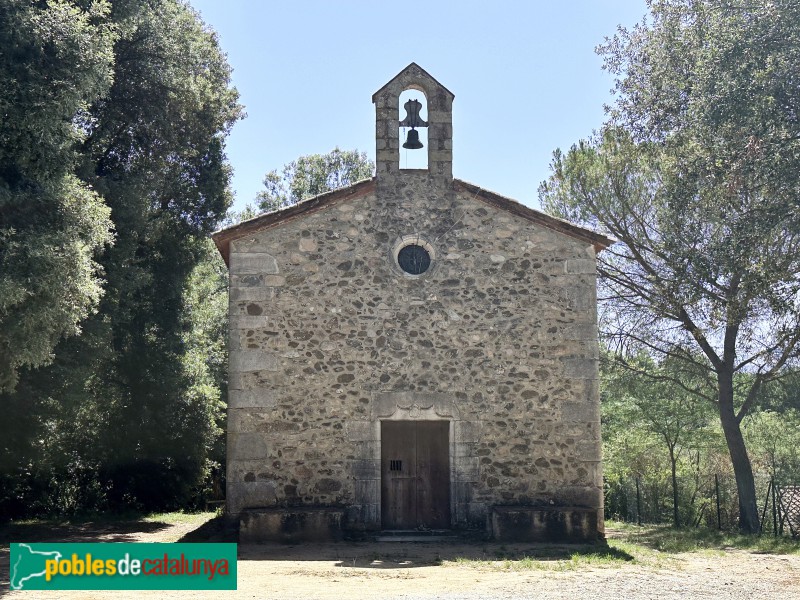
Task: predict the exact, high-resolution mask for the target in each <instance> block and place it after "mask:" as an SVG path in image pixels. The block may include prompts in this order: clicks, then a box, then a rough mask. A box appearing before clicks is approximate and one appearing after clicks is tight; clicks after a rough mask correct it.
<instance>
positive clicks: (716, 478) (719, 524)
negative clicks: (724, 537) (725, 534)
mask: <svg viewBox="0 0 800 600" xmlns="http://www.w3.org/2000/svg"><path fill="white" fill-rule="evenodd" d="M714 487H715V488H716V490H717V529H719V530H722V514H721V513H720V511H719V476H718V475H717V474H716V473H714Z"/></svg>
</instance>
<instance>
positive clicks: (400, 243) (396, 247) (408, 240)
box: [392, 233, 437, 279]
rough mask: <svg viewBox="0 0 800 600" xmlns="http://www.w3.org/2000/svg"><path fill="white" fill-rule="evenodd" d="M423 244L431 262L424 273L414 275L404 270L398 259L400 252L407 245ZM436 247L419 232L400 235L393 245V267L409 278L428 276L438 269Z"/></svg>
mask: <svg viewBox="0 0 800 600" xmlns="http://www.w3.org/2000/svg"><path fill="white" fill-rule="evenodd" d="M414 245H416V246H421V247H422V248H424V249H425V251H426V252H427V253H428V255H429V256H430V257H431V264H430V266H429V267H428V269H427V270H426V271H425V272H424V273H419V274H418V275H414V274H413V273H408V272H407V271H404V270H403V268H402V267H401V266H400V263H399V261H398V259H397V256H398V254H400V250H402V249H403V248H405V247H406V246H414ZM436 263H437V261H436V249H435V248H434V247H433V244H431V243H430V242H429V241H428V240H427V238H425V237H424V236H423V235H421V234H419V233H410V234H407V235H403V236H400V237H399V238H397V239H396V240H395V242H394V244H393V245H392V268H393V269H394V271H395V272H396V273H399V274H400V275H402V276H403V277H407V278H409V279H420V278H423V277H427V276H428V275H430V274H431V273H432V272H433V271H434V270H435V269H436Z"/></svg>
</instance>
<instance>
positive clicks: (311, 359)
mask: <svg viewBox="0 0 800 600" xmlns="http://www.w3.org/2000/svg"><path fill="white" fill-rule="evenodd" d="M407 89H413V90H416V91H418V92H419V100H420V101H421V102H422V103H423V105H424V106H425V107H426V108H427V123H426V126H427V128H428V136H427V143H426V144H425V147H424V148H422V149H420V150H408V151H409V152H427V155H428V167H427V168H426V169H401V168H400V152H401V151H403V152H405V151H406V150H401V143H402V141H401V139H400V138H401V131H402V128H401V127H400V126H399V124H400V119H401V118H402V115H401V114H400V106H399V98H400V94H401V93H402V92H403V91H405V90H407ZM372 99H373V102H374V104H375V107H376V123H375V125H376V126H375V132H376V158H377V160H376V174H375V176H374V177H373V178H371V179H369V180H364V181H361V182H358V183H355V184H353V185H350V186H348V187H346V188H343V189H339V190H336V191H333V192H329V193H325V194H322V195H320V196H317V197H314V198H311V199H309V200H306V201H303V202H301V203H299V204H297V205H294V206H291V207H288V208H285V209H283V210H279V211H277V212H273V213H268V214H265V215H262V216H259V217H256V218H254V219H251V220H249V221H245V222H242V223H240V224H238V225H235V226H233V227H230V228H228V229H225V230H222V231H219V232H217V233H215V234H214V236H213V238H214V241H215V243H216V245H217V247H218V248H219V250H220V252H221V254H222V256H223V257H224V259H225V261H226V263H227V264H228V267H229V270H230V346H229V348H230V365H229V372H230V385H229V397H228V425H227V426H228V432H227V500H226V502H227V505H226V506H227V511H228V513H229V514H231V515H234V516H238V517H240V518H241V522H242V528H241V534H242V537H243V539H248V540H262V539H283V540H293V539H297V540H301V539H339V538H340V537H343V536H347V535H350V534H358V533H363V532H370V531H379V530H386V529H400V530H403V529H480V530H485V531H486V533H487V534H488V535H490V536H493V537H494V538H495V539H508V540H511V539H513V540H520V539H523V540H531V541H536V540H540V539H541V540H545V539H546V540H553V539H556V540H559V539H563V540H567V541H569V540H576V541H578V540H580V541H583V540H587V539H596V538H598V537H602V535H603V491H602V472H601V445H600V404H599V397H598V340H597V306H596V305H597V294H596V275H595V274H596V269H595V260H596V259H595V256H596V253H597V252H599V251H600V250H602V249H604V248H606V247H607V246H609V245H610V244H611V243H613V240H611V239H609V238H607V237H605V236H603V235H600V234H598V233H595V232H593V231H590V230H587V229H584V228H582V227H578V226H575V225H572V224H570V223H568V222H565V221H563V220H560V219H556V218H554V217H551V216H548V215H546V214H544V213H541V212H539V211H536V210H533V209H530V208H528V207H526V206H524V205H522V204H519V203H517V202H515V201H513V200H510V199H508V198H505V197H502V196H500V195H498V194H494V193H492V192H490V191H487V190H484V189H482V188H480V187H478V186H475V185H473V184H471V183H467V182H465V181H461V180H458V179H454V178H453V175H452V152H453V132H452V102H453V94H452V93H451V92H450V91H448V90H447V89H446V88H445V87H443V86H442V85H441V84H440V83H438V82H437V81H436V80H435V79H434V78H433V77H431V76H430V75H429V74H428V73H427V72H425V71H424V70H423V69H422V68H420V67H419V66H418V65H416V64H414V63H412V64H411V65H409V66H408V67H406V68H405V69H403V70H402V71H401V72H400V73H399V74H398V75H397V76H396V77H395V78H394V79H392V80H391V81H390V82H389V83H387V84H386V85H385V86H383V87H382V88H381V89H380V90H378V92H376V93H375V94H374V96H373V98H372Z"/></svg>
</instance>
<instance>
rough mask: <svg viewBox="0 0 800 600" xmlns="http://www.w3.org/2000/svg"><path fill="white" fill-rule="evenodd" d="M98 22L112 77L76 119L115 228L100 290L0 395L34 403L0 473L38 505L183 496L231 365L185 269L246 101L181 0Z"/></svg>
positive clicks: (223, 174)
mask: <svg viewBox="0 0 800 600" xmlns="http://www.w3.org/2000/svg"><path fill="white" fill-rule="evenodd" d="M104 23H105V25H104V26H107V25H109V24H113V30H114V31H115V32H116V36H117V39H116V41H115V43H114V46H113V63H112V66H113V84H112V85H111V87H110V88H109V89H107V90H106V91H103V93H101V94H99V95H94V96H93V97H92V98H91V99H92V100H93V102H92V103H91V104H89V105H88V106H87V107H86V109H85V110H83V111H80V112H75V113H74V115H73V117H74V120H75V122H76V123H78V124H79V125H80V129H81V132H82V133H81V139H80V140H79V141H80V145H79V146H77V150H76V155H77V158H76V161H75V164H76V165H77V166H76V170H75V172H76V173H77V175H78V176H79V178H80V179H81V180H82V181H83V182H84V183H83V184H82V185H87V186H91V188H92V189H94V190H96V191H97V193H99V194H100V196H101V197H102V199H103V201H104V203H105V205H106V206H108V207H109V208H110V209H111V219H112V221H113V227H114V231H115V236H116V238H115V243H114V245H113V247H111V248H109V249H108V250H107V251H106V252H105V253H103V254H102V255H100V256H98V257H97V259H96V260H98V262H99V263H100V264H101V265H102V273H103V274H104V281H103V288H104V292H105V293H104V296H103V298H102V300H101V301H100V303H99V307H98V312H97V314H96V315H94V316H92V317H90V318H88V319H87V320H85V321H83V323H82V335H81V336H80V337H77V338H73V339H71V340H67V341H64V342H62V343H61V344H59V345H58V346H57V347H56V349H55V353H54V361H53V364H52V365H51V366H50V367H47V368H44V369H37V370H26V371H25V372H24V373H23V374H22V377H21V380H20V384H19V386H18V389H17V392H16V393H14V394H9V395H7V396H5V397H4V398H3V399H2V400H3V404H4V405H6V406H11V407H12V410H16V411H18V412H26V411H27V412H26V417H27V418H26V419H24V420H23V423H24V424H25V425H26V429H25V431H24V432H23V433H21V434H20V435H19V436H18V437H17V438H15V440H14V442H13V448H10V450H11V451H12V452H11V453H10V455H11V457H12V458H11V460H10V463H11V464H8V465H3V469H2V473H3V474H5V475H6V478H7V479H8V477H9V475H10V477H11V479H13V480H14V481H15V482H16V483H15V484H14V485H15V486H16V487H15V488H14V489H17V490H22V488H23V487H25V486H26V485H27V486H28V490H29V491H28V492H25V493H22V494H21V495H22V497H24V498H25V499H26V501H27V505H28V507H29V509H30V508H31V507H33V509H34V511H36V510H37V509H38V510H39V511H56V512H58V511H61V512H65V511H70V510H80V509H86V508H102V507H112V508H120V507H132V506H135V507H138V508H144V509H153V508H169V507H176V506H179V505H184V504H185V503H186V502H187V501H190V500H191V499H192V498H193V496H194V494H195V493H196V490H197V486H198V485H200V484H202V482H203V481H204V480H205V479H206V478H207V476H208V474H209V471H210V469H211V468H212V466H213V464H212V462H213V461H212V460H211V459H210V454H211V452H212V451H213V449H214V447H215V445H216V444H218V439H219V435H220V429H219V425H220V419H221V410H222V407H223V405H222V402H221V393H222V391H223V389H222V386H224V372H223V369H222V367H221V365H222V363H223V362H224V361H223V359H221V358H220V356H219V348H218V347H217V346H215V344H216V343H217V339H218V338H216V337H215V336H216V335H217V333H214V334H213V335H212V334H205V335H200V334H199V333H196V328H197V327H200V325H198V323H196V321H198V320H202V319H203V318H204V317H203V311H202V310H201V309H200V310H199V307H198V303H201V302H204V301H205V296H204V293H201V292H200V291H198V290H197V288H198V287H202V285H201V284H198V283H197V281H196V278H197V275H193V274H195V273H196V269H197V268H198V264H203V263H209V261H211V260H215V259H212V258H210V256H211V255H210V250H209V246H208V244H209V242H208V239H207V236H208V233H210V232H211V231H212V230H213V229H214V228H215V227H216V225H217V223H218V222H219V221H220V220H221V219H222V217H223V216H224V214H225V211H226V210H227V208H228V206H229V205H230V202H231V197H230V193H229V191H228V188H227V186H228V180H229V176H230V173H229V167H228V166H227V163H226V159H225V155H224V143H223V141H224V136H225V135H226V134H227V132H228V130H229V129H230V127H231V126H232V124H233V122H234V121H235V120H236V119H238V118H239V117H240V116H241V107H240V106H239V105H238V104H237V94H236V91H235V90H233V89H232V88H231V87H230V69H229V67H228V65H227V62H226V61H225V57H224V55H223V54H222V53H221V52H220V50H219V48H218V46H217V43H216V38H215V36H214V34H213V33H211V32H208V31H206V30H205V29H204V28H203V26H202V24H201V23H200V21H199V19H198V17H197V15H196V14H195V13H194V12H193V11H192V9H190V8H189V7H188V6H186V5H185V4H183V3H182V2H178V1H176V0H159V1H146V0H120V1H117V2H114V3H113V4H112V9H111V12H110V14H109V15H108V16H107V17H106V20H105V21H104ZM64 276H66V277H68V276H69V273H64ZM216 281H217V282H219V279H217V280H216ZM216 291H217V292H219V290H216ZM222 293H223V294H224V287H223V289H222ZM206 295H207V294H206ZM212 338H213V339H212ZM215 353H216V354H215ZM207 360H208V364H206V362H205V361H207ZM6 427H10V424H5V423H4V424H0V438H3V434H5V433H6V431H5V429H6ZM216 459H217V461H218V460H219V453H218V452H217V455H216ZM73 481H77V482H79V484H78V489H76V490H75V492H74V493H73V495H72V496H70V494H69V490H70V489H71V488H72V487H73V486H74V485H75V484H73ZM23 492H24V490H23ZM18 495H19V494H18ZM0 496H5V497H6V498H8V496H10V494H9V492H8V491H7V490H5V491H3V490H0ZM37 502H38V504H36V503H37ZM28 512H31V511H30V510H29V511H28Z"/></svg>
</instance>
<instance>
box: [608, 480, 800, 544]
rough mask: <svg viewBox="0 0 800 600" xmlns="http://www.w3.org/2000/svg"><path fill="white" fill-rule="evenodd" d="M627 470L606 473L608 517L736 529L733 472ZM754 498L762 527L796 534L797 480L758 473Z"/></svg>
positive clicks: (799, 531) (799, 530) (799, 525)
mask: <svg viewBox="0 0 800 600" xmlns="http://www.w3.org/2000/svg"><path fill="white" fill-rule="evenodd" d="M676 483H677V485H676V486H673V481H672V477H671V476H669V474H667V475H648V474H640V475H631V476H628V477H616V478H606V479H605V480H604V484H605V514H606V517H607V518H610V519H616V520H620V521H625V522H629V523H639V524H648V523H649V524H657V523H669V524H673V525H678V526H680V527H708V528H714V529H724V530H734V529H736V528H737V527H738V521H739V496H738V493H737V491H736V480H735V478H734V477H733V476H732V475H727V474H726V475H722V474H714V475H710V476H708V475H705V476H695V477H686V476H682V477H677V478H676ZM755 483H756V498H757V501H758V510H759V517H760V519H761V527H762V532H764V533H771V534H774V535H792V536H795V537H800V485H797V484H796V482H795V483H793V482H782V481H774V480H772V479H771V478H770V477H769V475H767V474H763V473H760V474H756V475H755Z"/></svg>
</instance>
